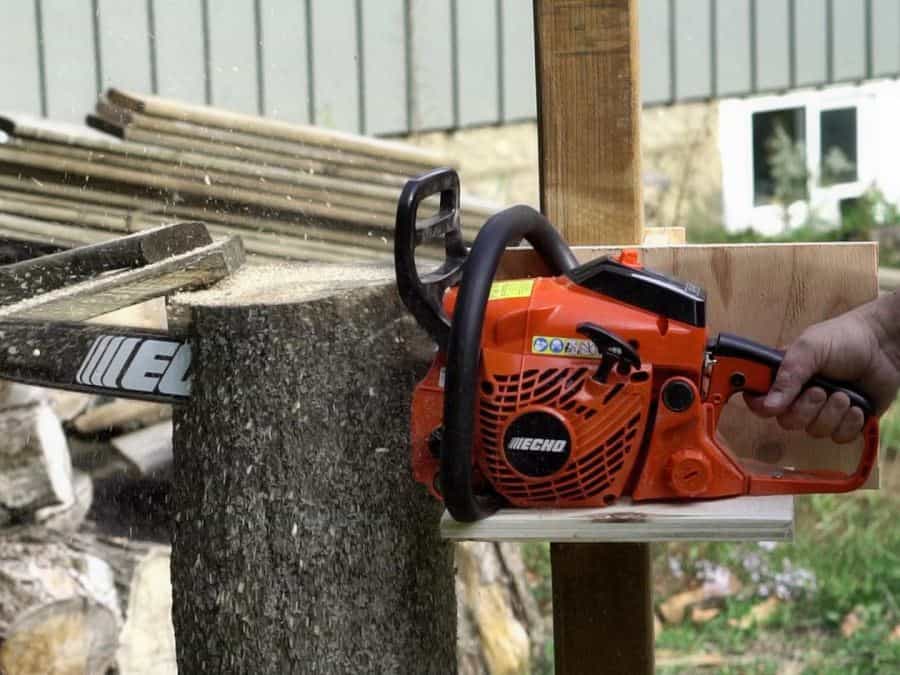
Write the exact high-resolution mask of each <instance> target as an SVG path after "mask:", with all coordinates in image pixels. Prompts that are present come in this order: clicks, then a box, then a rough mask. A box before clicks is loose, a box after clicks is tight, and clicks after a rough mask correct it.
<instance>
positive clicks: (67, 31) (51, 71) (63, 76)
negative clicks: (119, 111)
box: [41, 0, 99, 121]
mask: <svg viewBox="0 0 900 675" xmlns="http://www.w3.org/2000/svg"><path fill="white" fill-rule="evenodd" d="M41 7H42V11H41V17H42V18H43V36H44V63H45V77H46V82H47V115H48V116H49V117H53V118H55V119H59V120H71V121H74V120H78V119H80V118H81V116H82V115H84V111H85V110H88V109H89V108H90V107H91V105H93V102H94V98H96V96H97V84H98V78H97V68H98V67H99V64H97V63H96V59H95V53H96V52H95V44H94V40H95V38H96V36H95V35H94V25H93V12H92V10H91V5H90V3H86V2H71V1H70V0H42V1H41Z"/></svg>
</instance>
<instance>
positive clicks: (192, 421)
mask: <svg viewBox="0 0 900 675" xmlns="http://www.w3.org/2000/svg"><path fill="white" fill-rule="evenodd" d="M389 274H390V272H389V271H385V270H380V271H378V268H374V267H371V268H356V269H351V268H332V267H324V266H312V265H308V266H304V267H303V268H302V269H301V268H299V267H284V268H271V269H270V268H244V269H243V270H240V271H239V272H238V273H237V274H236V275H234V276H233V277H232V278H230V279H229V280H227V281H226V282H224V283H222V284H220V285H219V286H217V288H216V289H213V290H210V291H205V292H200V293H195V294H191V295H188V296H180V297H179V298H178V299H177V302H180V303H182V306H184V305H189V306H191V307H192V309H193V332H194V334H195V336H196V337H195V343H194V349H195V361H194V368H195V371H194V374H193V391H192V395H191V399H190V401H189V403H188V404H187V405H186V406H184V407H183V408H181V409H179V410H177V411H176V418H175V439H174V449H175V458H174V467H173V481H174V486H173V487H174V503H175V510H176V515H175V532H174V538H173V551H172V555H173V561H172V582H173V619H174V623H175V634H176V638H177V641H176V644H177V651H178V667H179V671H180V672H185V673H192V674H194V673H197V674H200V673H247V672H253V673H273V674H274V673H278V674H281V673H329V674H331V673H354V674H356V673H429V674H431V673H437V674H441V673H455V672H456V659H455V646H456V645H455V641H456V625H455V616H456V604H455V595H454V587H453V554H452V548H451V547H450V545H448V544H446V543H443V542H442V541H441V540H440V539H439V536H438V528H437V524H438V518H439V515H440V512H441V507H440V505H439V504H437V503H436V502H435V501H434V500H432V499H431V498H430V497H428V496H427V495H426V494H425V492H424V491H423V490H422V489H421V487H420V486H418V485H416V484H415V483H414V481H413V480H412V477H411V475H410V467H409V444H408V435H409V401H410V393H411V389H412V386H413V384H414V381H415V378H416V377H417V376H420V375H421V374H422V371H423V369H424V367H425V365H426V364H427V361H428V359H429V358H430V355H431V354H430V347H431V346H430V344H429V342H428V341H427V340H426V339H425V337H424V336H423V335H422V334H421V333H420V332H419V331H418V329H416V328H415V326H414V325H413V323H412V321H411V319H410V318H409V317H408V316H407V312H406V310H405V308H403V306H402V305H401V303H400V302H399V299H398V298H397V291H396V288H395V287H394V286H393V284H389V283H379V284H375V285H373V284H372V279H373V278H375V277H376V276H377V277H380V280H383V281H386V280H387V279H388V278H389V276H388V275H389Z"/></svg>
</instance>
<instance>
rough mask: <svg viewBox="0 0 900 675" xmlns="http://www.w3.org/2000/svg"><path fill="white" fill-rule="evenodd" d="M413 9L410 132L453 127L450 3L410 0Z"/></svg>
mask: <svg viewBox="0 0 900 675" xmlns="http://www.w3.org/2000/svg"><path fill="white" fill-rule="evenodd" d="M410 5H411V8H412V10H411V11H412V84H413V119H412V124H411V126H412V131H422V130H426V129H446V128H448V127H451V126H453V87H452V85H451V82H452V78H453V75H452V73H453V48H452V46H451V44H450V30H449V26H450V3H449V2H432V1H430V0H410Z"/></svg>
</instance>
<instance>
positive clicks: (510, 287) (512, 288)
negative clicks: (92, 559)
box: [488, 279, 534, 300]
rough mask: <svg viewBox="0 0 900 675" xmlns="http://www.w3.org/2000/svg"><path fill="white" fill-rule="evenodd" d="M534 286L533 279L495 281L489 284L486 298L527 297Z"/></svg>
mask: <svg viewBox="0 0 900 675" xmlns="http://www.w3.org/2000/svg"><path fill="white" fill-rule="evenodd" d="M533 288H534V279H514V280H512V281H495V282H494V283H493V284H491V294H490V295H489V296H488V300H506V299H509V298H527V297H529V296H530V295H531V291H532V289H533Z"/></svg>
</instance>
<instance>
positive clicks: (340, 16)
mask: <svg viewBox="0 0 900 675" xmlns="http://www.w3.org/2000/svg"><path fill="white" fill-rule="evenodd" d="M308 1H309V2H311V3H312V25H311V26H310V30H311V36H312V42H313V57H312V59H313V97H314V98H313V100H314V102H315V117H314V118H313V120H312V121H313V123H314V124H316V125H317V126H321V127H327V128H329V129H346V130H348V131H353V132H357V133H359V132H361V131H362V130H361V128H360V108H359V106H360V100H359V73H358V70H357V62H358V61H359V50H358V47H359V44H358V42H357V40H356V35H357V33H356V31H357V25H356V22H357V17H356V11H355V2H354V0H308Z"/></svg>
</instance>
